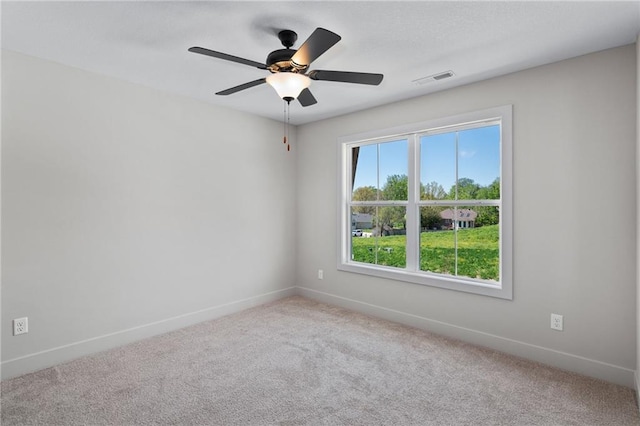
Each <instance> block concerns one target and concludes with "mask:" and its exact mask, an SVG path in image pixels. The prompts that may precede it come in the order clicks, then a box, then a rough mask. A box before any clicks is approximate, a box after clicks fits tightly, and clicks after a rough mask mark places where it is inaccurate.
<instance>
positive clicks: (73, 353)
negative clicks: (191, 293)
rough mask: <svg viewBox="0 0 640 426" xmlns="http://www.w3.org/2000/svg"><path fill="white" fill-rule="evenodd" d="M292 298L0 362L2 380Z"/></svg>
mask: <svg viewBox="0 0 640 426" xmlns="http://www.w3.org/2000/svg"><path fill="white" fill-rule="evenodd" d="M295 294H296V291H295V287H289V288H285V289H282V290H277V291H272V292H269V293H265V294H261V295H258V296H253V297H249V298H247V299H242V300H236V301H233V302H229V303H225V304H222V305H218V306H212V307H210V308H205V309H201V310H199V311H195V312H189V313H186V314H182V315H178V316H175V317H173V318H167V319H164V320H161V321H156V322H153V323H150V324H144V325H141V326H138V327H133V328H129V329H126V330H120V331H117V332H115V333H109V334H105V335H102V336H97V337H92V338H90V339H86V340H82V341H79V342H74V343H70V344H68V345H63V346H58V347H55V348H51V349H47V350H44V351H41V352H36V353H32V354H28V355H24V356H21V357H18V358H13V359H10V360H7V361H4V362H2V364H1V368H2V369H1V371H2V379H3V380H4V379H8V378H11V377H15V376H20V375H22V374H25V373H30V372H33V371H37V370H41V369H43V368H48V367H52V366H54V365H57V364H60V363H63V362H67V361H71V360H73V359H75V358H79V357H81V356H85V355H90V354H94V353H97V352H100V351H104V350H107V349H111V348H115V347H118V346H122V345H125V344H127V343H132V342H135V341H138V340H141V339H146V338H148V337H152V336H157V335H159V334H162V333H167V332H169V331H173V330H177V329H180V328H183V327H187V326H190V325H193V324H197V323H199V322H203V321H208V320H212V319H215V318H219V317H222V316H225V315H229V314H232V313H235V312H240V311H242V310H245V309H248V308H252V307H254V306H258V305H262V304H264V303H268V302H272V301H275V300H278V299H282V298H284V297H288V296H293V295H295Z"/></svg>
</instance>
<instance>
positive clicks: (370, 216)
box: [338, 106, 513, 299]
mask: <svg viewBox="0 0 640 426" xmlns="http://www.w3.org/2000/svg"><path fill="white" fill-rule="evenodd" d="M339 146H340V150H341V155H340V158H341V170H342V178H341V181H340V182H341V190H340V194H339V196H340V201H339V205H340V209H339V215H340V217H339V224H340V226H339V227H338V228H339V236H338V242H339V250H338V255H339V259H338V269H341V270H344V271H349V272H356V273H363V274H368V275H374V276H380V277H384V278H390V279H396V280H401V281H408V282H412V283H416V284H423V285H430V286H436V287H443V288H449V289H453V290H460V291H466V292H471V293H477V294H484V295H489V296H495V297H500V298H505V299H511V298H512V294H513V292H512V266H511V265H512V263H511V251H512V213H511V212H512V206H511V176H512V174H511V161H512V160H511V106H503V107H498V108H492V109H488V110H484V111H477V112H473V113H468V114H463V115H459V116H455V117H448V118H443V119H438V120H433V121H430V122H426V123H419V124H414V125H409V126H403V127H401V128H394V129H387V130H381V131H374V132H370V133H367V134H361V135H353V136H346V137H343V138H341V139H340V141H339Z"/></svg>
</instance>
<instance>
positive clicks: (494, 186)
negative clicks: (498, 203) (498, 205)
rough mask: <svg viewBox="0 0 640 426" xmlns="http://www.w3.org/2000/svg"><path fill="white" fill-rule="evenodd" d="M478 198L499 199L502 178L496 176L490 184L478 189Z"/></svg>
mask: <svg viewBox="0 0 640 426" xmlns="http://www.w3.org/2000/svg"><path fill="white" fill-rule="evenodd" d="M476 198H477V199H478V200H499V199H500V178H496V179H495V180H494V181H493V182H491V183H490V184H489V185H488V186H483V187H481V188H480V189H479V190H478V194H477V197H476Z"/></svg>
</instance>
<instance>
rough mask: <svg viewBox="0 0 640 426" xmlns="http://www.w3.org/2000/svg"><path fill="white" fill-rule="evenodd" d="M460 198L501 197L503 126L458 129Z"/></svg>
mask: <svg viewBox="0 0 640 426" xmlns="http://www.w3.org/2000/svg"><path fill="white" fill-rule="evenodd" d="M458 199H459V200H479V199H500V126H498V125H495V126H486V127H479V128H477V129H470V130H464V131H461V132H459V133H458Z"/></svg>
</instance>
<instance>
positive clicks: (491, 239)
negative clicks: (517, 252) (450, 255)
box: [456, 206, 500, 281]
mask: <svg viewBox="0 0 640 426" xmlns="http://www.w3.org/2000/svg"><path fill="white" fill-rule="evenodd" d="M479 209H485V210H486V212H485V213H489V214H488V216H493V218H494V222H495V223H494V224H491V225H483V226H480V225H479V224H478V219H479V218H480V216H481V213H480V212H479V211H478V210H479ZM457 211H458V221H457V223H456V226H457V229H456V233H457V245H458V275H459V276H464V277H469V278H477V279H483V280H493V281H499V279H500V276H499V272H498V271H499V268H500V248H499V239H500V231H499V220H500V219H499V216H498V214H497V213H498V208H497V207H477V206H474V207H459V208H458V209H457Z"/></svg>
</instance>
